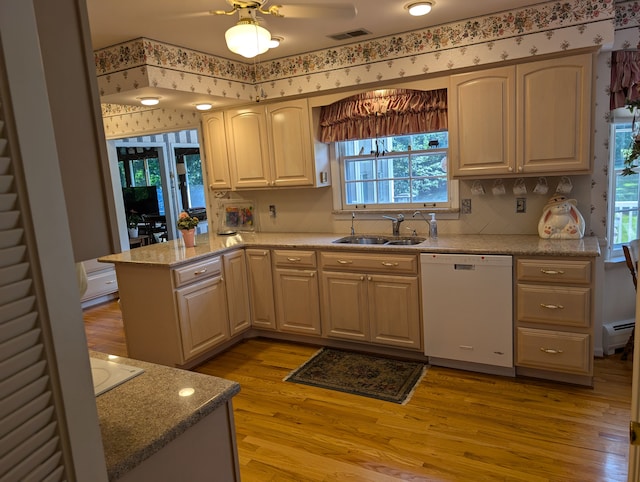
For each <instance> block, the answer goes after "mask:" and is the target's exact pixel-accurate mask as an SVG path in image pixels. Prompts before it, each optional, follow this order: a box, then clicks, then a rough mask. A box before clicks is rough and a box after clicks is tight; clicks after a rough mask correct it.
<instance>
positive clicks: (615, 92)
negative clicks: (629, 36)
mask: <svg viewBox="0 0 640 482" xmlns="http://www.w3.org/2000/svg"><path fill="white" fill-rule="evenodd" d="M638 86H640V52H639V51H635V50H616V51H614V52H611V87H610V89H611V92H610V94H609V108H610V110H613V109H617V108H619V107H624V106H625V105H626V103H627V100H631V101H634V100H637V99H638V98H640V93H638Z"/></svg>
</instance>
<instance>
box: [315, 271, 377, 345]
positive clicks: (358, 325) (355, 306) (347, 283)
mask: <svg viewBox="0 0 640 482" xmlns="http://www.w3.org/2000/svg"><path fill="white" fill-rule="evenodd" d="M322 325H323V327H322V328H323V334H324V335H325V336H328V337H331V338H346V339H349V340H359V341H369V310H368V304H367V283H366V280H365V275H364V274H361V273H340V272H331V271H325V272H323V273H322Z"/></svg>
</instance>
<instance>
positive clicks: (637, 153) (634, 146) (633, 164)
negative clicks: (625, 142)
mask: <svg viewBox="0 0 640 482" xmlns="http://www.w3.org/2000/svg"><path fill="white" fill-rule="evenodd" d="M626 107H627V109H629V112H631V113H632V114H633V122H632V123H631V145H630V146H629V149H628V152H627V155H626V156H625V158H624V168H623V169H622V173H621V175H623V176H629V175H631V174H636V173H638V171H639V167H640V165H639V164H638V158H640V132H638V125H637V123H636V122H637V115H638V114H637V112H635V111H636V109H640V99H636V100H628V99H627V104H626ZM634 112H635V113H634Z"/></svg>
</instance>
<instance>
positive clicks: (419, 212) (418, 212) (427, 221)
mask: <svg viewBox="0 0 640 482" xmlns="http://www.w3.org/2000/svg"><path fill="white" fill-rule="evenodd" d="M418 214H419V215H420V216H422V219H424V220H425V222H426V223H427V224H429V220H428V219H427V218H425V217H424V214H423V213H422V211H416V212H415V213H413V216H411V217H412V218H415V217H416V216H417V215H418Z"/></svg>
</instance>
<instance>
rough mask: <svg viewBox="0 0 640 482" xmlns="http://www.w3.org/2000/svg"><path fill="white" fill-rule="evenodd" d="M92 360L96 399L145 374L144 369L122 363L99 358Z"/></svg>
mask: <svg viewBox="0 0 640 482" xmlns="http://www.w3.org/2000/svg"><path fill="white" fill-rule="evenodd" d="M90 360H91V376H92V377H93V391H94V393H95V395H96V397H97V396H98V395H102V394H103V393H104V392H106V391H108V390H111V389H112V388H113V387H116V386H118V385H120V384H121V383H124V382H126V381H128V380H131V379H132V378H133V377H135V376H138V375H140V374H141V373H143V372H144V370H143V369H142V368H138V367H132V366H130V365H123V364H121V363H115V362H111V361H107V360H100V359H98V358H90Z"/></svg>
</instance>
